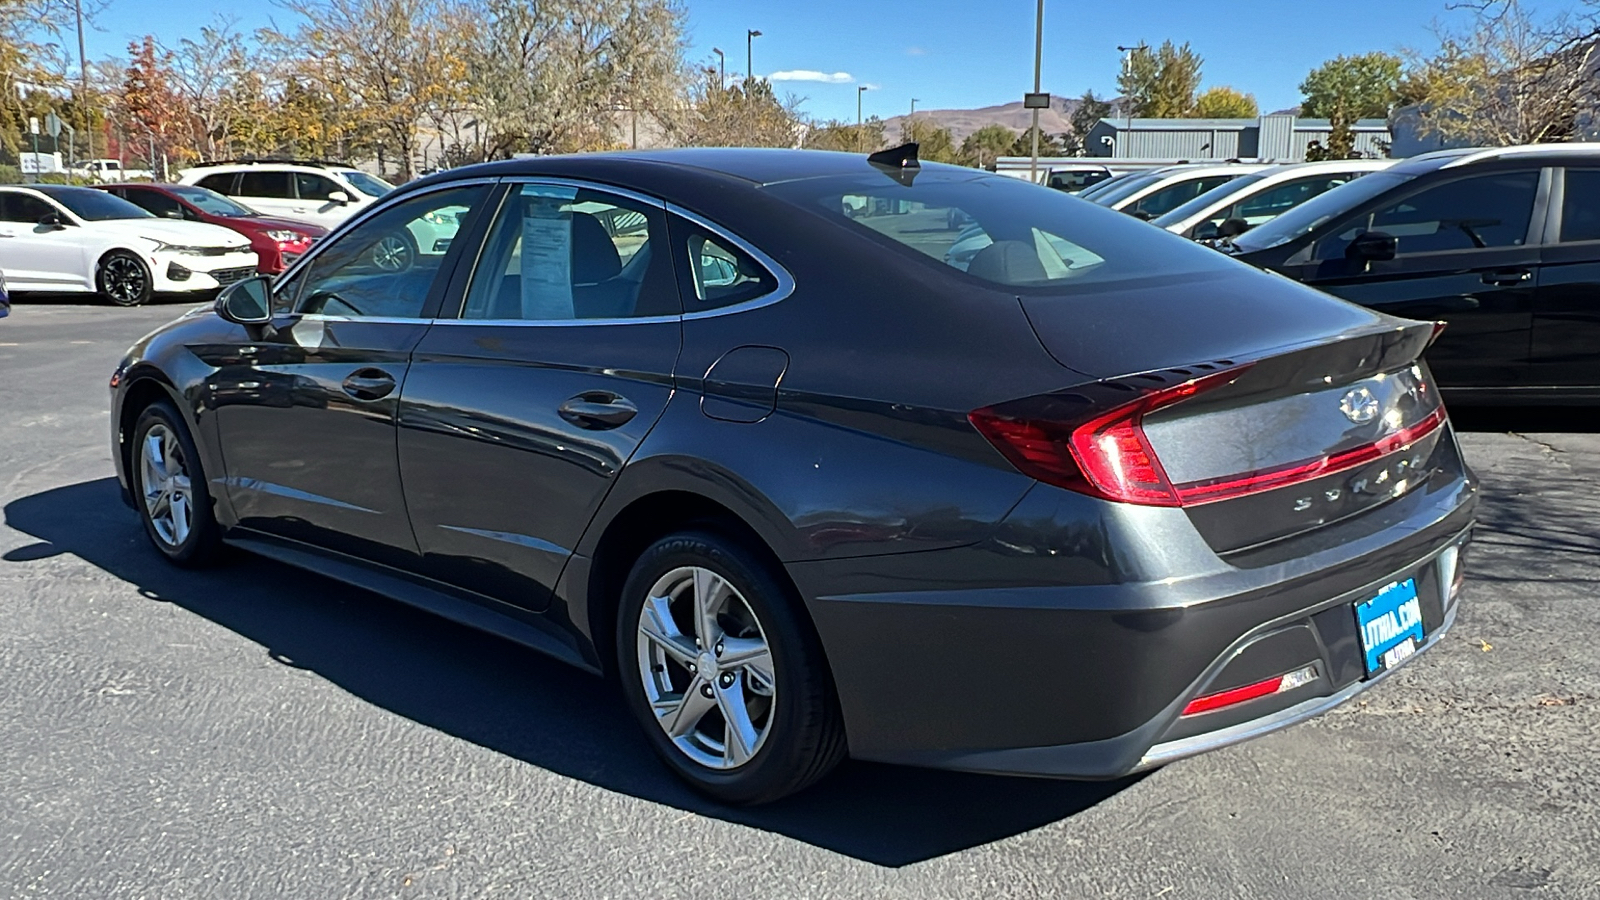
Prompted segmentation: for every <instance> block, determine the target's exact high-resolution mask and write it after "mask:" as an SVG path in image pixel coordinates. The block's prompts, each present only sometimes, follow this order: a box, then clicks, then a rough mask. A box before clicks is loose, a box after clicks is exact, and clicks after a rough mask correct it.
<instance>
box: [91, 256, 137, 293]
mask: <svg viewBox="0 0 1600 900" xmlns="http://www.w3.org/2000/svg"><path fill="white" fill-rule="evenodd" d="M100 271H101V275H100V278H101V281H103V282H104V284H103V287H104V289H105V292H106V293H107V294H109V295H110V296H111V299H113V300H115V301H117V302H119V303H124V304H132V303H137V302H138V301H139V299H140V298H141V297H143V296H144V292H145V288H146V286H147V284H146V278H147V276H146V275H145V274H144V267H143V266H141V265H139V263H138V261H137V260H134V259H131V258H129V257H126V256H113V257H112V258H110V259H108V260H106V261H105V264H104V265H103V266H102V267H101V270H100Z"/></svg>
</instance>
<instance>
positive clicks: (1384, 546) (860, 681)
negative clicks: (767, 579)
mask: <svg viewBox="0 0 1600 900" xmlns="http://www.w3.org/2000/svg"><path fill="white" fill-rule="evenodd" d="M1476 499H1477V495H1476V487H1475V485H1474V484H1473V482H1472V481H1471V479H1470V478H1469V477H1463V476H1462V474H1461V470H1460V469H1456V470H1455V472H1454V474H1448V473H1447V474H1443V475H1441V477H1440V478H1438V479H1437V480H1436V482H1435V483H1432V484H1428V485H1424V486H1422V487H1419V488H1418V489H1417V490H1415V491H1414V492H1413V493H1411V494H1409V495H1407V496H1404V497H1401V498H1399V499H1397V500H1395V501H1393V502H1391V503H1390V504H1388V505H1387V506H1385V507H1382V508H1380V509H1377V510H1373V511H1371V512H1369V513H1367V514H1365V515H1364V516H1362V517H1361V519H1360V520H1359V521H1357V522H1352V523H1348V524H1347V525H1342V526H1334V527H1331V528H1329V529H1327V532H1328V533H1327V535H1326V540H1324V541H1323V543H1322V545H1321V546H1320V548H1319V547H1305V546H1303V547H1300V548H1298V550H1297V552H1296V553H1294V554H1292V555H1284V557H1283V558H1272V557H1271V556H1269V555H1258V556H1257V557H1256V558H1254V559H1239V558H1234V559H1232V560H1231V561H1223V560H1220V559H1219V558H1218V557H1217V556H1216V555H1215V554H1214V553H1210V552H1209V550H1208V549H1207V548H1205V547H1204V545H1203V542H1199V540H1198V537H1197V536H1196V535H1195V533H1194V530H1193V528H1192V527H1191V526H1188V523H1187V522H1186V521H1182V520H1181V518H1182V513H1181V512H1175V511H1170V510H1162V511H1150V510H1143V509H1132V508H1129V509H1118V510H1116V511H1114V513H1113V514H1112V515H1111V517H1109V518H1108V517H1105V516H1102V517H1101V518H1100V519H1098V520H1096V521H1093V522H1092V523H1091V522H1089V521H1083V522H1076V521H1074V515H1073V514H1072V512H1071V511H1072V510H1077V509H1080V508H1081V507H1082V506H1083V504H1084V503H1086V502H1090V501H1086V500H1084V499H1082V498H1078V497H1076V496H1075V495H1067V494H1066V492H1056V491H1053V490H1041V491H1036V492H1035V493H1034V494H1033V495H1030V497H1029V498H1026V499H1025V500H1024V502H1023V503H1022V504H1020V505H1019V507H1018V509H1017V510H1016V511H1015V512H1014V513H1013V514H1012V516H1011V517H1010V518H1009V519H1008V523H1007V524H1006V525H1003V526H1002V528H1001V529H1000V531H999V533H997V535H996V537H995V538H994V539H993V540H991V541H989V542H986V543H985V544H980V545H977V546H974V547H968V548H959V549H956V550H947V551H932V552H929V553H921V554H903V555H901V556H899V557H879V558H876V559H870V560H867V559H862V560H840V561H831V562H826V563H824V562H817V563H791V564H790V570H791V573H792V574H794V575H795V579H796V583H797V585H798V586H799V587H800V590H801V591H802V593H803V594H804V595H805V596H807V597H809V598H812V599H810V600H809V602H808V605H809V607H810V610H811V612H812V616H813V620H814V621H815V622H816V624H817V629H818V632H819V635H820V636H821V638H822V642H823V646H824V649H825V651H826V652H827V654H828V659H829V664H830V666H831V668H832V670H833V674H834V680H835V684H836V686H837V687H838V691H839V695H840V702H841V707H842V709H843V712H844V716H845V722H846V727H847V730H848V734H849V741H850V750H851V754H852V755H853V756H855V757H857V758H862V759H872V760H878V761H883V762H894V763H903V764H911V765H922V766H930V767H935V768H947V769H959V770H965V771H976V772H989V773H1002V774H1029V775H1041V776H1053V777H1068V778H1086V779H1098V778H1115V777H1120V776H1122V775H1125V774H1128V773H1130V772H1135V771H1139V770H1140V769H1145V768H1150V767H1153V766H1157V765H1161V764H1163V763H1165V762H1169V761H1171V760H1174V759H1179V758H1182V757H1184V756H1189V755H1193V754H1195V753H1200V752H1204V751H1206V750H1209V749H1213V748H1215V747H1220V746H1224V745H1226V744H1231V743H1236V742H1238V741H1242V740H1247V739H1249V738H1251V737H1255V736H1257V735H1260V734H1265V733H1267V732H1269V731H1273V730H1276V729H1278V728H1282V727H1285V726H1287V725H1290V724H1293V723H1294V722H1298V721H1301V720H1303V719H1305V718H1308V717H1310V716H1313V715H1316V714H1318V713H1320V712H1322V711H1324V710H1326V709H1329V708H1331V707H1333V706H1335V705H1338V704H1339V703H1342V702H1344V701H1345V700H1347V699H1349V698H1350V697H1352V696H1354V695H1355V694H1357V693H1360V692H1362V691H1364V690H1367V689H1369V688H1371V687H1372V686H1374V685H1375V684H1376V683H1377V682H1378V681H1381V680H1382V678H1383V677H1384V676H1383V674H1382V673H1380V674H1379V675H1378V676H1376V677H1371V678H1369V677H1367V675H1366V671H1365V667H1364V665H1363V662H1362V658H1361V653H1360V650H1359V635H1358V634H1357V631H1356V621H1355V614H1354V612H1353V611H1352V605H1353V604H1354V603H1356V602H1358V601H1361V600H1366V599H1369V598H1370V597H1372V596H1373V595H1374V594H1375V593H1376V592H1377V591H1378V590H1379V589H1381V588H1382V587H1383V586H1384V585H1386V584H1388V583H1390V582H1391V581H1396V580H1402V579H1405V578H1415V579H1416V581H1417V592H1418V599H1419V602H1420V606H1421V607H1422V614H1423V625H1424V630H1425V633H1426V638H1425V644H1424V645H1423V646H1424V648H1426V647H1431V646H1432V645H1433V644H1434V643H1436V642H1437V641H1438V638H1439V636H1440V635H1442V634H1443V633H1444V631H1445V630H1446V629H1447V628H1449V626H1450V624H1451V623H1452V622H1453V620H1454V600H1453V598H1451V597H1449V596H1447V595H1448V593H1449V585H1448V584H1446V583H1443V582H1442V580H1441V577H1440V574H1439V568H1440V563H1439V558H1440V555H1441V554H1442V553H1444V552H1445V551H1446V550H1447V549H1449V548H1451V547H1457V548H1459V547H1462V546H1464V545H1465V543H1466V541H1467V539H1468V536H1469V532H1470V528H1471V525H1472V522H1473V514H1474V511H1475V506H1476ZM1169 513H1172V515H1168V514H1169ZM1117 516H1127V517H1128V518H1127V521H1122V522H1119V521H1116V520H1115V518H1116V517H1117ZM1080 526H1081V527H1080ZM1047 532H1048V533H1049V534H1051V535H1053V536H1054V543H1053V544H1048V545H1047V544H1046V543H1044V540H1045V539H1044V537H1042V536H1043V535H1045V534H1046V533H1047ZM1030 534H1032V535H1033V538H1032V543H1030V540H1029V535H1030ZM1197 542H1198V544H1199V546H1196V544H1197ZM1207 557H1209V563H1210V566H1209V568H1208V567H1207ZM1458 559H1459V557H1458ZM1141 570H1142V571H1141ZM1047 571H1053V572H1055V573H1057V574H1056V580H1055V582H1054V583H1053V584H1050V583H1046V579H1045V577H1043V573H1044V572H1047ZM1097 571H1098V572H1100V573H1101V574H1106V575H1107V576H1108V577H1106V578H1105V579H1104V580H1103V582H1102V583H1094V582H1095V581H1096V579H1095V577H1094V576H1095V573H1096V572H1097ZM1119 571H1120V573H1133V574H1141V575H1142V576H1143V577H1139V578H1137V579H1135V578H1130V577H1127V574H1120V575H1119V574H1118V573H1119ZM1185 571H1193V572H1196V573H1197V574H1194V575H1180V574H1178V573H1182V572H1185ZM1032 573H1039V574H1038V575H1035V574H1032ZM963 579H965V580H967V581H968V583H970V584H971V585H972V586H971V587H967V588H959V587H955V586H956V585H958V584H960V583H961V582H962V580H963ZM984 581H987V582H988V584H983V582H984ZM1008 581H1009V582H1011V584H1009V585H1008V584H1007V582H1008ZM1104 582H1109V583H1104ZM952 588H954V589H952ZM1305 665H1314V666H1315V667H1316V672H1317V675H1316V678H1315V679H1314V680H1313V681H1311V682H1310V683H1307V684H1304V685H1301V686H1300V687H1297V688H1294V689H1293V690H1289V691H1285V692H1283V693H1279V694H1273V695H1269V696H1266V697H1262V698H1258V699H1255V700H1250V701H1247V702H1244V703H1241V704H1239V705H1237V706H1231V707H1227V708H1224V709H1219V710H1216V711H1213V712H1207V713H1201V714H1198V715H1192V716H1183V715H1182V711H1183V709H1184V707H1185V706H1186V705H1187V704H1188V703H1189V702H1190V701H1191V700H1193V699H1194V698H1196V697H1199V696H1204V695H1208V694H1213V693H1216V692H1218V691H1222V690H1227V689H1231V688H1234V687H1239V686H1242V685H1246V684H1251V683H1254V682H1257V681H1260V680H1261V679H1263V678H1270V677H1272V676H1275V675H1279V674H1283V673H1285V672H1289V671H1293V670H1297V669H1300V668H1303V667H1304V666H1305Z"/></svg>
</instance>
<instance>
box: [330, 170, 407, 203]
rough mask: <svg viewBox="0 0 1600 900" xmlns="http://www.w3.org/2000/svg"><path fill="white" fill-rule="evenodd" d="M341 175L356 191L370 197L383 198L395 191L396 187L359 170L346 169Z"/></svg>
mask: <svg viewBox="0 0 1600 900" xmlns="http://www.w3.org/2000/svg"><path fill="white" fill-rule="evenodd" d="M339 174H341V175H343V176H344V180H345V181H348V182H350V184H351V185H352V186H354V187H355V189H356V190H358V191H360V192H361V193H363V194H366V195H367V196H368V197H382V196H383V195H384V194H387V193H389V192H390V191H392V190H394V185H392V184H390V183H389V182H387V181H384V180H383V179H382V178H379V177H377V176H375V175H368V174H367V173H365V172H363V171H361V170H359V169H345V170H343V171H341V172H340V173H339Z"/></svg>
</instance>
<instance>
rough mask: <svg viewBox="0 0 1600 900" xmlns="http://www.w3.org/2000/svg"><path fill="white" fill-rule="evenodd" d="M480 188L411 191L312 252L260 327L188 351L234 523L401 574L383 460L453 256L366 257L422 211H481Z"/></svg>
mask: <svg viewBox="0 0 1600 900" xmlns="http://www.w3.org/2000/svg"><path fill="white" fill-rule="evenodd" d="M490 190H491V185H490V184H489V183H487V182H483V183H469V184H456V185H451V186H441V187H439V188H436V189H433V190H428V191H424V192H422V193H417V194H412V195H410V196H407V197H405V198H403V199H400V200H399V201H398V202H396V203H394V204H392V205H388V206H386V207H385V208H383V209H381V210H376V211H375V212H374V213H373V214H372V215H370V216H368V217H366V218H365V219H364V220H363V221H362V222H361V223H360V224H359V225H357V226H356V227H355V228H353V229H351V230H350V231H348V232H346V233H345V234H343V235H341V236H339V237H338V238H337V239H334V240H332V241H329V242H328V243H326V244H324V245H321V246H319V247H318V248H317V250H316V252H315V254H314V255H313V256H311V257H310V258H309V259H307V260H306V261H305V262H304V263H303V264H302V265H301V266H299V267H298V268H296V269H295V270H294V272H293V273H292V274H291V275H290V277H289V279H288V280H287V281H280V283H279V285H278V286H277V290H276V291H275V292H274V297H273V303H274V308H275V310H278V311H280V312H279V313H278V315H277V316H276V317H275V319H274V322H273V324H272V326H271V327H270V328H264V329H256V330H255V332H254V333H251V334H248V335H242V336H241V339H240V341H239V343H237V344H230V345H225V346H215V347H207V348H203V349H202V350H197V351H196V352H197V353H201V354H202V355H203V357H205V358H206V360H207V362H210V363H211V364H212V365H213V366H216V367H217V369H218V371H217V372H216V373H215V374H214V375H213V376H212V378H211V384H210V391H209V395H210V403H211V405H212V407H213V409H214V414H215V416H216V427H217V431H218V435H219V437H220V440H221V446H222V449H223V457H224V462H225V466H226V471H227V475H226V479H225V487H226V490H227V494H228V498H229V500H230V501H231V502H232V505H233V507H234V510H235V512H236V514H237V515H238V518H239V524H241V525H243V526H245V527H248V528H251V529H254V530H256V531H259V532H263V533H266V534H271V535H275V536H278V537H281V538H288V539H291V540H295V541H300V542H303V543H306V544H310V545H313V546H316V547H321V548H324V549H329V550H334V551H338V552H342V553H348V554H352V555H355V556H359V557H363V558H367V559H373V560H377V561H379V562H383V563H386V564H389V565H396V566H409V565H412V564H414V563H415V562H416V561H417V554H416V542H415V540H414V539H413V538H412V536H411V525H410V522H409V521H408V520H407V518H406V511H405V502H404V498H403V495H402V491H401V488H400V469H399V464H398V462H397V459H396V454H395V418H396V416H395V413H396V409H397V406H398V403H399V399H400V395H401V391H402V390H403V389H404V387H405V382H406V375H407V371H408V370H409V368H410V361H411V351H412V348H414V347H415V346H416V345H417V342H418V341H419V340H421V339H422V336H423V334H424V333H426V332H427V330H428V327H429V322H430V320H431V318H432V316H433V315H434V312H435V310H436V309H437V308H438V305H439V303H440V298H441V297H442V295H443V291H444V289H445V286H446V284H447V283H448V275H449V271H450V267H451V266H453V265H454V257H452V256H445V257H440V258H437V260H436V264H434V265H423V264H421V263H420V262H419V263H418V264H417V265H414V266H411V267H409V268H406V269H401V270H397V269H395V268H393V267H392V266H389V265H388V264H387V263H386V259H387V258H386V257H383V256H382V255H381V254H375V253H374V252H373V251H374V248H375V247H376V246H379V245H380V244H381V243H382V241H383V240H384V239H385V238H386V237H389V236H391V235H393V234H394V233H395V232H397V231H399V230H403V229H404V228H405V227H406V226H407V225H408V224H409V223H410V222H411V221H412V220H413V219H416V218H419V217H421V216H425V215H428V214H429V213H432V212H434V211H435V210H438V209H441V208H446V207H451V206H464V207H467V208H468V209H479V208H481V206H482V204H483V201H484V199H485V198H486V196H487V195H488V193H489V191H490Z"/></svg>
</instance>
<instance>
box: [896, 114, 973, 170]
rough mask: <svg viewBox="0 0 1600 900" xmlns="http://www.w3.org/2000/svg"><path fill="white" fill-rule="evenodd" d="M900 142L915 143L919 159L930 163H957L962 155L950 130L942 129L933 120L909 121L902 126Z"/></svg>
mask: <svg viewBox="0 0 1600 900" xmlns="http://www.w3.org/2000/svg"><path fill="white" fill-rule="evenodd" d="M900 142H901V143H915V144H916V145H917V158H918V159H923V160H927V161H928V162H941V163H957V162H960V161H961V153H960V151H959V150H957V149H956V139H955V138H954V137H953V136H951V134H950V129H948V128H943V127H940V125H939V123H938V122H935V121H933V120H932V119H928V118H922V119H916V118H912V119H907V120H906V121H904V122H902V123H901V124H900Z"/></svg>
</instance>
